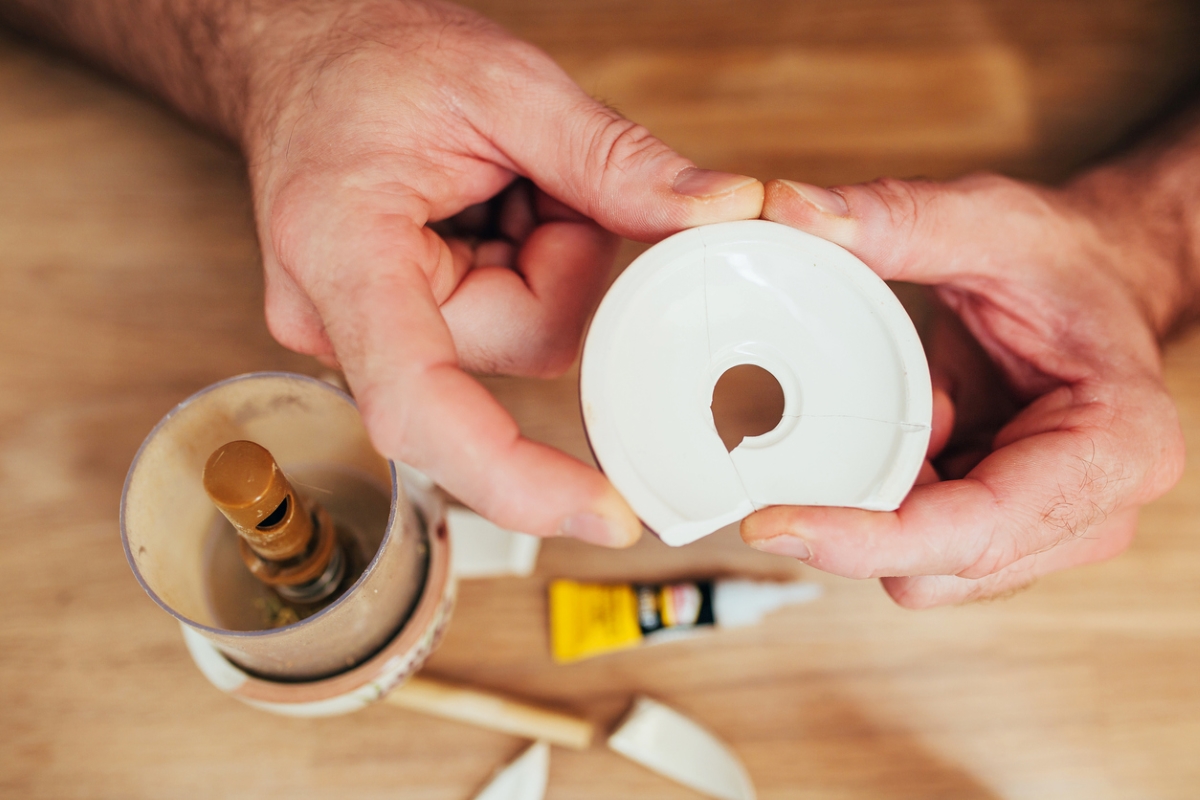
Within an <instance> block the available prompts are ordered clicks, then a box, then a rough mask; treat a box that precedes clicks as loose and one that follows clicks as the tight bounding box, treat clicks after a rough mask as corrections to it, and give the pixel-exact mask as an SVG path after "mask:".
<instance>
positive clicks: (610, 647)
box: [550, 580, 821, 664]
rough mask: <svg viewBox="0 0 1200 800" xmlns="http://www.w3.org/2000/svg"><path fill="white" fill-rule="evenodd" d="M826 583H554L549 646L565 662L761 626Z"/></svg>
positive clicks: (814, 595)
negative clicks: (709, 631)
mask: <svg viewBox="0 0 1200 800" xmlns="http://www.w3.org/2000/svg"><path fill="white" fill-rule="evenodd" d="M820 595H821V585H820V584H818V583H810V582H806V581H800V582H795V583H776V582H773V581H750V580H699V581H688V582H684V583H670V584H662V585H654V584H617V585H607V584H596V583H577V582H575V581H568V580H556V581H552V582H551V584H550V650H551V654H552V655H553V656H554V660H555V661H557V662H558V663H560V664H568V663H570V662H572V661H579V660H580V659H584V658H589V657H591V656H597V655H601V654H603V653H611V652H615V651H617V650H627V649H629V648H631V647H637V646H638V645H641V644H650V643H653V642H657V641H663V640H667V639H674V638H680V637H683V636H688V635H692V634H695V633H699V632H701V631H703V630H705V629H707V628H712V627H714V626H716V627H720V628H739V627H742V626H746V625H754V624H756V623H757V622H758V621H759V620H761V619H762V618H763V617H764V616H765V615H766V614H768V613H769V612H771V611H774V610H775V609H777V608H782V607H784V606H789V605H795V604H798V603H808V602H811V601H813V600H815V599H817V598H818V597H820Z"/></svg>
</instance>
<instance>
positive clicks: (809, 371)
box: [580, 220, 932, 545]
mask: <svg viewBox="0 0 1200 800" xmlns="http://www.w3.org/2000/svg"><path fill="white" fill-rule="evenodd" d="M742 364H754V365H756V366H759V367H761V368H763V369H765V370H766V371H768V372H770V373H771V374H772V375H773V376H774V377H775V378H776V380H778V381H779V384H780V386H781V388H782V389H783V395H784V411H783V418H782V419H781V420H780V423H779V425H778V426H777V427H776V428H775V429H774V430H772V431H770V432H769V433H764V434H762V435H761V436H754V437H747V438H746V439H744V440H743V441H742V443H741V444H740V445H738V446H737V447H736V448H734V450H733V451H732V452H726V450H725V446H724V445H723V444H722V443H721V439H720V437H719V436H718V434H717V429H716V425H715V423H714V422H713V418H712V411H711V409H710V406H711V404H712V394H713V389H714V387H715V386H716V383H717V381H718V379H719V378H720V377H721V376H722V375H723V374H724V373H725V372H726V371H727V370H729V369H730V368H732V367H735V366H738V365H742ZM580 399H581V404H582V407H583V418H584V424H585V425H586V427H587V433H588V439H589V441H590V443H591V446H592V450H593V452H594V454H595V456H596V460H597V461H598V462H599V464H600V467H601V468H602V469H603V470H604V472H605V474H606V475H607V476H608V477H609V479H610V480H611V481H612V482H613V485H614V486H615V487H616V488H617V490H618V491H619V492H621V494H622V495H624V497H625V498H626V499H627V500H628V501H629V503H630V505H631V506H632V507H633V509H634V511H636V512H637V513H638V515H639V516H640V517H641V518H642V521H643V522H645V523H646V526H647V527H649V528H650V529H651V530H652V531H654V532H655V533H657V534H658V536H659V537H660V538H662V540H663V541H665V542H666V543H667V544H671V545H681V544H686V543H688V542H692V541H694V540H696V539H698V538H700V537H702V536H705V535H707V534H709V533H712V532H713V531H715V530H717V529H718V528H721V527H723V526H725V525H728V524H730V523H733V522H737V521H738V520H740V519H742V518H743V517H745V516H747V515H748V514H750V513H752V512H753V511H755V510H756V509H759V508H763V507H766V506H770V505H781V504H782V505H823V506H848V507H854V508H865V509H871V510H889V511H890V510H894V509H895V508H897V507H898V506H899V505H900V502H901V501H902V500H903V499H904V497H905V495H907V494H908V491H909V489H911V488H912V485H913V482H914V481H915V480H916V477H917V473H918V472H919V471H920V468H921V463H922V461H923V459H924V456H925V448H926V446H927V444H928V442H929V431H930V418H931V415H932V392H931V388H930V381H929V367H928V365H927V363H926V361H925V353H924V350H923V349H922V347H921V342H920V339H919V338H918V336H917V332H916V330H915V328H914V327H913V324H912V321H911V320H910V319H909V317H908V314H907V313H906V312H905V311H904V308H903V306H901V305H900V302H899V301H898V300H897V299H896V296H895V295H894V294H893V293H892V291H891V290H890V289H889V288H888V287H887V284H885V283H884V282H883V281H882V280H881V279H880V278H879V277H878V276H877V275H875V273H873V272H872V271H871V270H870V269H869V268H868V267H867V266H866V265H865V264H863V263H862V262H861V261H859V260H858V259H857V258H855V257H854V256H853V255H851V254H850V253H849V252H847V251H846V250H844V249H842V248H841V247H838V246H837V245H835V244H833V243H831V242H827V241H825V240H823V239H819V238H817V237H815V236H811V235H809V234H806V233H802V232H800V231H797V230H794V229H792V228H788V227H786V226H784V225H779V224H776V223H773V222H764V221H761V220H751V221H744V222H728V223H721V224H718V225H709V226H705V227H701V228H694V229H692V230H688V231H684V232H682V233H679V234H676V235H675V236H672V237H670V238H668V239H666V240H664V241H662V242H660V243H659V244H657V245H655V246H654V247H652V248H650V249H649V250H647V251H646V252H645V253H643V254H642V255H641V256H639V257H638V258H637V259H636V260H635V261H634V262H633V263H632V264H631V265H630V266H629V268H628V269H626V270H625V272H624V273H622V275H621V276H620V277H619V278H618V279H617V281H616V282H615V283H614V284H613V287H612V289H611V290H609V292H608V294H607V295H606V296H605V298H604V300H603V302H601V304H600V308H599V310H598V311H597V312H596V316H595V318H594V319H593V321H592V325H591V329H590V330H589V331H588V336H587V340H586V343H585V345H584V351H583V361H582V366H581V370H580Z"/></svg>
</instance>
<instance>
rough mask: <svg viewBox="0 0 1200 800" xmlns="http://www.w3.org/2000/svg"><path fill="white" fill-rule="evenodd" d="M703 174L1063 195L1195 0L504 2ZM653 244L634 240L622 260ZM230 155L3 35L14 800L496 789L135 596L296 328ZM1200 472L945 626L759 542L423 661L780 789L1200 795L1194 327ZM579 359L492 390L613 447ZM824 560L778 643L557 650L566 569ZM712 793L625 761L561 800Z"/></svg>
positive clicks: (731, 542)
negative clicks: (681, 734)
mask: <svg viewBox="0 0 1200 800" xmlns="http://www.w3.org/2000/svg"><path fill="white" fill-rule="evenodd" d="M477 5H478V6H479V7H480V8H481V9H482V10H484V11H485V12H487V13H489V14H491V15H492V16H494V17H496V18H498V19H500V20H501V21H503V22H504V23H505V24H507V25H509V26H510V27H511V28H512V29H514V30H515V31H517V32H518V33H519V34H521V35H523V36H525V37H527V38H530V39H532V40H534V41H536V42H538V43H539V44H541V45H542V46H544V47H546V48H547V49H548V50H549V51H550V52H551V53H552V54H554V55H555V56H556V57H558V58H559V59H560V60H561V61H562V62H563V63H564V64H565V65H566V66H567V67H568V68H569V69H570V70H571V71H572V74H574V75H575V76H576V77H577V78H578V79H579V80H580V81H581V82H582V83H583V84H584V85H585V87H586V88H588V89H589V90H590V91H592V92H594V93H596V94H597V95H599V96H601V97H603V98H604V99H606V100H608V101H609V102H612V103H613V104H615V105H616V106H617V107H618V108H620V109H621V110H622V111H624V112H625V113H626V114H628V115H629V116H631V117H633V118H635V119H639V120H641V121H644V122H647V123H649V124H650V125H652V126H653V127H654V128H655V129H656V130H657V131H658V132H659V133H660V134H661V135H663V136H664V137H665V138H666V139H667V140H668V141H670V142H672V143H673V144H675V145H676V146H677V147H679V148H680V149H681V150H682V151H684V152H686V153H688V154H690V155H692V156H694V157H696V158H698V159H702V160H703V161H704V162H705V164H706V165H708V166H716V167H725V168H732V169H741V170H748V171H751V172H752V173H753V174H756V175H760V176H762V177H764V178H765V177H771V176H774V175H784V176H790V177H796V178H801V179H807V180H810V181H818V182H834V181H848V180H856V179H861V178H870V177H874V176H876V175H879V174H885V173H886V174H895V175H901V176H905V175H914V174H924V175H931V176H950V175H954V174H959V173H961V172H963V171H965V170H969V169H976V168H998V169H1004V170H1007V171H1009V172H1012V173H1014V174H1018V175H1023V176H1027V177H1034V178H1041V179H1048V180H1053V179H1056V178H1059V177H1061V176H1063V175H1066V174H1069V172H1070V171H1071V170H1072V169H1073V168H1075V167H1076V166H1077V165H1079V164H1080V163H1083V162H1085V161H1086V160H1088V159H1089V158H1092V157H1094V156H1095V155H1096V154H1097V153H1100V152H1101V151H1103V150H1104V149H1105V148H1108V147H1111V146H1112V145H1113V144H1114V143H1115V142H1117V141H1118V140H1119V139H1120V138H1121V137H1122V136H1124V135H1125V134H1126V133H1127V132H1129V131H1130V130H1132V129H1134V128H1136V127H1137V126H1138V125H1140V124H1142V123H1144V122H1145V121H1146V120H1147V119H1148V118H1149V117H1151V116H1152V115H1153V114H1154V112H1155V110H1156V109H1157V108H1159V107H1161V106H1162V104H1163V103H1164V102H1165V101H1166V100H1168V99H1169V98H1170V97H1171V96H1172V95H1173V94H1174V93H1175V92H1177V91H1178V90H1179V89H1180V87H1182V86H1184V85H1185V84H1186V83H1187V82H1188V81H1189V80H1190V79H1192V78H1193V77H1194V76H1195V75H1196V73H1197V68H1198V66H1200V48H1197V46H1196V42H1197V41H1200V38H1198V36H1197V33H1198V32H1200V22H1198V19H1197V17H1198V12H1197V11H1196V10H1191V9H1189V4H1188V3H1186V2H1115V1H1110V0H1078V1H1077V2H1066V1H1065V0H995V1H994V2H993V1H990V0H989V1H988V2H982V1H981V2H954V1H953V0H908V1H907V2H892V1H891V0H862V1H861V2H857V3H846V2H844V0H800V1H798V2H793V1H792V0H711V2H705V3H690V4H686V5H685V4H681V3H670V2H666V1H665V0H659V1H658V2H654V0H637V1H636V2H635V1H634V0H576V1H575V2H570V3H564V2H561V0H516V1H510V2H499V0H488V1H487V2H484V0H480V2H478V3H477ZM636 252H637V248H636V247H634V246H632V245H631V246H630V247H628V248H627V249H626V250H625V251H624V252H623V255H622V259H623V263H625V262H627V261H628V259H629V258H630V257H632V255H633V254H634V253H636ZM261 303H262V286H261V278H260V275H259V272H258V255H257V250H256V244H255V239H254V234H253V228H252V225H251V217H250V205H249V202H248V196H247V190H246V185H245V180H244V178H243V176H242V166H241V164H240V162H239V159H238V158H237V157H236V155H234V154H233V153H231V152H230V151H229V150H228V149H227V148H226V147H224V146H222V145H220V144H216V143H214V142H213V141H211V140H210V139H208V138H206V137H204V136H202V135H200V134H197V133H195V132H194V131H192V130H190V129H189V128H188V127H187V126H185V125H184V124H182V123H181V122H179V121H178V120H177V119H175V118H174V117H172V116H171V115H170V114H169V113H167V112H165V111H163V110H161V109H160V108H158V107H156V106H155V105H153V104H152V103H150V102H148V101H147V100H145V99H144V98H141V97H139V96H137V95H135V94H133V93H131V92H130V91H128V90H126V89H125V88H123V87H121V86H119V85H117V84H115V83H112V82H110V81H107V80H105V79H103V78H100V77H97V76H96V75H94V74H92V73H90V72H88V71H87V70H86V69H83V68H80V67H78V66H76V65H73V64H72V63H70V62H68V61H66V60H64V59H62V58H60V57H58V56H55V55H52V54H48V53H46V52H43V51H41V50H39V49H37V48H36V47H34V46H31V45H29V44H27V43H24V42H21V41H18V40H16V39H12V38H0V568H2V569H3V575H2V577H0V794H2V795H3V796H5V797H21V798H67V797H111V798H141V797H145V798H167V797H170V798H185V797H255V798H257V797H286V798H291V799H292V800H300V799H301V798H333V797H356V798H418V799H420V800H425V799H428V800H434V799H435V798H436V799H437V800H442V799H444V800H454V799H457V798H468V797H470V796H471V794H472V792H473V791H474V790H476V789H477V788H478V787H479V786H480V785H481V784H482V783H483V782H484V781H485V780H486V778H487V776H488V775H489V773H490V772H491V771H492V770H493V769H494V768H495V767H497V766H498V765H499V764H501V763H502V762H504V761H505V760H507V759H508V758H510V757H511V756H513V755H514V754H516V753H517V752H518V751H519V750H520V749H521V748H522V747H523V744H522V743H521V742H519V741H517V740H515V739H512V738H509V737H506V736H503V735H499V734H494V733H489V732H485V731H481V730H475V729H472V728H467V727H463V726H460V725H457V724H453V723H450V722H442V721H437V720H432V719H427V718H424V717H421V716H418V715H415V714H412V713H409V712H404V711H400V710H397V709H394V708H388V707H382V706H378V707H372V708H369V709H367V710H365V711H362V712H360V713H357V714H353V715H350V716H347V717H341V718H333V719H323V720H293V719H285V718H280V717H275V716H272V715H269V714H266V713H263V712H260V711H256V710H253V709H251V708H249V707H246V706H243V705H241V704H239V703H237V702H235V701H233V700H231V699H229V698H227V697H225V696H224V695H222V694H221V693H219V692H218V691H217V690H215V689H213V688H212V687H211V686H210V685H209V684H208V683H207V682H206V681H205V680H204V678H203V677H201V675H200V673H199V672H198V671H197V670H196V669H195V667H194V666H193V665H192V662H191V660H190V659H189V657H188V655H187V653H186V651H185V650H184V646H183V642H182V640H181V638H180V633H179V629H178V627H177V625H176V624H175V623H174V622H173V621H172V620H171V619H170V618H168V616H167V615H166V614H164V613H163V612H162V611H161V610H160V609H159V608H157V607H156V606H155V605H154V604H153V603H152V602H151V601H150V600H149V599H148V598H147V597H146V596H145V595H144V594H143V593H142V591H141V589H140V588H139V587H138V585H137V583H136V582H135V581H134V579H133V576H132V574H131V573H130V570H129V567H128V566H127V564H126V562H125V558H124V556H123V554H122V551H121V547H120V539H119V532H118V526H117V507H118V500H119V497H120V492H121V485H122V481H123V479H124V476H125V472H126V469H127V467H128V465H129V462H130V460H131V459H132V457H133V454H134V452H135V451H136V449H137V447H138V445H139V444H140V442H141V441H142V439H143V437H144V436H145V435H146V433H147V432H148V431H149V430H150V428H151V427H152V426H153V425H154V423H155V422H156V421H157V420H158V419H159V418H160V417H161V416H162V414H163V413H165V412H166V411H167V410H168V409H169V408H171V406H173V405H174V404H175V403H176V402H178V401H179V400H181V399H183V398H184V397H186V396H187V395H189V394H191V393H192V392H194V391H195V390H197V389H199V388H201V387H203V386H205V385H207V384H209V383H212V382H214V381H217V380H219V379H221V378H224V377H227V376H230V375H234V374H237V373H241V372H246V371H250V370H260V369H291V370H297V371H301V372H309V373H315V372H317V371H318V370H317V367H316V365H315V364H314V363H313V362H311V361H309V360H308V359H305V358H302V357H299V356H296V355H293V354H290V353H288V352H286V351H284V350H283V349H282V348H280V347H279V346H277V345H276V344H274V343H273V342H272V341H271V339H270V337H269V335H268V334H267V331H266V328H265V326H264V323H263V321H262V316H261V310H260V306H261ZM1166 360H1167V365H1168V366H1167V374H1168V379H1169V383H1170V386H1171V390H1172V391H1173V392H1174V394H1175V396H1176V398H1177V399H1178V402H1179V406H1180V411H1181V414H1182V418H1183V424H1184V428H1185V431H1186V434H1187V437H1188V443H1189V445H1191V447H1192V449H1193V455H1192V457H1191V458H1190V459H1189V461H1188V468H1187V472H1186V475H1185V476H1184V478H1183V480H1182V481H1181V482H1180V484H1179V485H1178V486H1177V487H1176V488H1175V490H1174V491H1172V492H1171V493H1170V494H1169V495H1167V496H1166V497H1165V498H1163V499H1162V500H1160V501H1158V502H1156V503H1154V504H1152V505H1151V506H1149V507H1148V508H1147V509H1146V510H1145V513H1144V514H1143V516H1142V526H1141V533H1140V536H1139V537H1138V539H1137V541H1136V542H1135V544H1134V545H1133V547H1132V548H1131V549H1130V550H1129V552H1127V553H1126V554H1125V555H1123V556H1122V557H1120V558H1118V559H1116V560H1114V561H1112V562H1109V563H1106V564H1103V565H1099V566H1093V567H1088V568H1084V569H1077V570H1074V571H1072V572H1069V573H1065V574H1059V575H1055V576H1052V577H1049V578H1046V579H1044V580H1042V581H1041V582H1040V583H1039V584H1038V585H1036V586H1035V587H1034V588H1032V589H1031V590H1029V591H1026V592H1024V593H1022V594H1020V595H1018V596H1016V597H1013V598H1011V599H1008V600H1004V601H999V602H993V603H986V604H978V605H973V606H969V607H963V608H950V609H942V610H935V611H926V612H920V613H914V612H908V611H903V610H900V609H897V608H895V607H894V606H893V605H892V604H891V603H890V602H889V600H888V599H887V597H886V596H885V595H884V593H883V592H882V590H881V589H880V588H879V586H878V585H877V584H876V583H872V582H853V581H848V580H840V579H835V578H831V577H828V576H825V575H821V574H819V573H815V572H812V571H810V570H806V569H803V568H800V567H797V566H796V565H794V564H793V563H791V562H788V561H786V560H782V559H774V558H771V557H768V556H764V555H761V554H757V553H754V552H752V551H750V550H749V549H748V548H746V547H744V546H743V545H742V544H741V543H740V540H738V538H737V536H736V533H735V532H734V531H724V532H722V533H720V534H718V535H716V536H713V537H711V538H709V539H707V540H704V541H702V542H701V543H699V544H696V545H693V546H690V547H686V548H683V549H680V550H669V549H668V548H666V547H665V546H663V545H662V544H660V543H658V542H657V541H656V540H654V539H653V538H649V537H648V538H646V539H645V540H644V541H643V542H641V543H640V544H639V545H638V546H636V547H635V548H633V549H632V550H629V551H625V552H602V551H600V550H597V549H593V548H589V547H586V546H583V545H579V544H575V543H572V542H565V541H551V542H548V543H547V544H546V545H545V547H544V548H543V551H542V557H541V560H540V563H539V566H538V570H537V574H536V576H535V577H534V578H531V579H525V580H517V579H506V580H492V581H479V582H473V583H467V584H464V585H463V587H462V591H461V601H460V603H459V606H458V609H457V612H456V615H455V619H454V622H453V624H452V626H451V630H450V633H449V635H448V637H447V639H446V641H445V643H444V644H443V645H442V647H441V649H440V650H439V651H438V652H437V653H436V654H435V655H434V657H433V658H432V660H431V661H430V663H429V667H428V669H429V672H430V673H435V674H437V675H441V676H445V677H450V678H454V679H458V680H462V681H466V682H469V683H474V684H477V685H480V686H484V687H492V688H496V689H502V690H505V691H508V692H511V693H513V694H515V695H518V696H522V697H525V698H529V699H532V700H537V701H540V702H543V703H546V704H551V705H557V706H559V707H561V708H564V709H568V710H573V711H576V712H578V713H581V714H584V715H586V716H588V717H590V718H592V719H594V720H596V721H597V722H598V723H600V724H601V725H605V726H607V725H609V724H611V723H612V722H613V721H614V720H615V719H617V717H618V716H619V715H620V714H621V713H622V712H623V711H624V710H625V708H626V707H627V706H628V704H629V702H630V699H631V697H633V695H635V694H636V693H639V692H644V693H647V694H650V695H652V696H654V697H657V698H659V699H662V700H664V701H666V702H668V703H670V704H672V705H674V706H676V707H678V708H680V709H682V710H684V711H685V712H687V713H688V714H691V715H693V716H694V717H695V718H696V719H697V720H700V721H702V722H703V723H704V724H706V725H707V726H709V727H710V728H711V729H712V730H714V731H716V732H717V733H718V734H719V735H721V736H722V737H724V738H725V739H726V740H727V741H728V742H730V743H731V744H732V746H733V747H734V748H735V749H736V750H737V752H738V753H739V754H740V755H741V756H742V758H743V759H744V760H745V762H746V764H747V765H748V768H749V770H750V773H751V774H752V776H753V778H754V781H755V783H756V784H757V786H758V789H759V796H760V797H762V798H823V799H824V798H839V799H848V798H922V799H927V798H962V799H963V800H983V799H984V798H1087V799H1088V800H1101V799H1102V798H1137V799H1139V800H1142V799H1146V798H1195V797H1198V796H1200V536H1198V535H1197V528H1198V523H1200V457H1197V456H1196V455H1195V452H1196V449H1197V447H1198V446H1200V331H1197V330H1193V331H1192V333H1191V334H1190V335H1187V336H1185V337H1184V338H1182V339H1181V340H1180V341H1178V342H1176V343H1174V344H1173V345H1171V346H1170V347H1169V348H1168V351H1167V356H1166ZM574 380H575V379H574V377H573V376H570V375H569V376H567V377H565V378H563V379H562V380H558V381H553V382H546V383H539V382H532V381H518V380H502V379H491V380H489V381H488V384H489V386H490V387H491V388H492V389H493V390H494V391H495V392H496V394H497V395H498V396H499V397H500V398H501V399H502V400H503V402H504V403H505V404H506V405H508V407H509V408H511V409H512V410H513V411H514V413H515V414H516V415H517V417H518V418H519V420H520V421H521V424H522V425H523V427H524V428H525V430H526V431H527V432H528V434H529V435H531V436H533V437H536V438H539V439H543V440H545V441H549V442H553V443H555V444H557V445H559V446H561V447H563V448H565V449H566V450H568V451H570V452H572V453H575V454H577V455H579V456H581V457H585V458H586V457H587V453H586V446H585V444H584V441H583V437H582V433H581V430H580V425H579V420H578V414H577V410H576V404H575V403H576V397H575V383H574ZM714 572H739V573H744V574H752V575H764V576H788V575H797V574H801V575H805V576H806V577H809V578H812V579H814V580H818V581H820V582H821V583H823V584H824V585H825V586H826V587H827V590H828V591H827V595H826V597H825V598H824V599H822V600H821V601H820V602H819V603H818V604H815V605H811V606H807V607H801V608H796V609H791V610H787V611H783V612H780V613H778V614H777V615H775V616H773V617H772V618H771V620H770V624H768V625H763V626H760V627H757V628H752V629H747V630H742V631H737V632H730V633H723V634H720V635H718V636H715V637H712V638H708V639H704V640H696V641H691V642H686V643H678V644H672V645H665V646H662V647H658V648H651V649H646V650H640V651H634V652H628V653H625V654H619V655H615V656H611V657H606V658H601V659H595V660H592V661H589V662H584V663H580V664H578V665H575V666H570V667H558V666H554V665H553V664H552V663H551V662H550V660H549V657H548V654H547V644H546V632H545V630H546V609H545V603H544V589H545V583H546V581H547V580H548V579H549V578H551V577H556V576H574V577H588V578H605V579H612V580H628V579H631V578H642V579H648V578H667V577H675V576H682V575H702V574H705V573H714ZM618 795H619V796H621V797H623V798H627V799H628V800H634V799H635V798H681V799H682V798H690V797H696V795H694V794H693V793H692V792H690V791H689V790H686V789H684V788H681V787H678V786H676V785H674V784H671V783H669V782H667V781H666V780H664V779H661V778H659V777H657V776H655V775H652V774H651V773H648V772H646V771H644V770H643V769H641V768H640V767H637V766H635V765H633V764H631V763H629V762H626V761H624V760H622V759H620V758H619V757H617V756H615V755H613V754H611V753H609V752H607V751H606V750H605V749H603V748H602V747H600V746H596V747H594V748H593V749H592V750H590V751H587V752H582V753H576V752H567V751H561V750H556V751H555V753H554V756H553V759H552V766H551V779H550V790H549V795H548V796H549V797H550V798H611V797H614V796H618Z"/></svg>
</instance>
